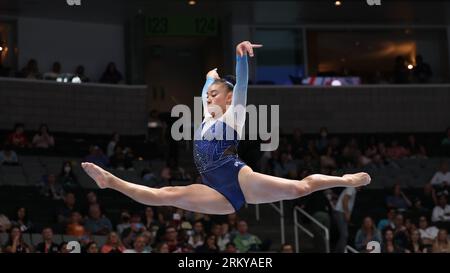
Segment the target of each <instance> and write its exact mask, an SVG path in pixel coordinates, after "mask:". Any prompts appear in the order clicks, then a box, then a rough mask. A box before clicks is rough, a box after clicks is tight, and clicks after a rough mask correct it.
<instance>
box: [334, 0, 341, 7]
mask: <svg viewBox="0 0 450 273" xmlns="http://www.w3.org/2000/svg"><path fill="white" fill-rule="evenodd" d="M334 5H335V6H336V7H339V6H340V5H342V2H341V1H334Z"/></svg>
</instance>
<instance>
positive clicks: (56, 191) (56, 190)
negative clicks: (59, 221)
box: [41, 174, 64, 200]
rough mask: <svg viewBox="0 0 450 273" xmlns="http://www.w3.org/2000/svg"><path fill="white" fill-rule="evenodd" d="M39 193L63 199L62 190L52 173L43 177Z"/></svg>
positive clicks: (51, 197) (54, 198) (53, 198)
mask: <svg viewBox="0 0 450 273" xmlns="http://www.w3.org/2000/svg"><path fill="white" fill-rule="evenodd" d="M41 194H42V195H43V196H45V197H47V198H50V199H51V200H63V199H64V190H63V188H62V186H61V185H60V184H59V183H58V180H57V179H56V176H55V175H54V174H49V175H47V176H45V177H44V185H43V186H42V188H41Z"/></svg>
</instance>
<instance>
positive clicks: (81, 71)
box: [75, 65, 90, 82]
mask: <svg viewBox="0 0 450 273" xmlns="http://www.w3.org/2000/svg"><path fill="white" fill-rule="evenodd" d="M75 77H78V78H80V80H81V82H89V81H90V80H89V78H88V77H87V76H86V75H85V74H84V66H82V65H79V66H77V68H76V69H75Z"/></svg>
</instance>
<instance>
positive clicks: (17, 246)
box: [4, 226, 32, 253]
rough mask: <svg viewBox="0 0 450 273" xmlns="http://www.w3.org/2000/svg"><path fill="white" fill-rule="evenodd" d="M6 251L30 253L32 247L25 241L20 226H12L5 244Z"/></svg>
mask: <svg viewBox="0 0 450 273" xmlns="http://www.w3.org/2000/svg"><path fill="white" fill-rule="evenodd" d="M4 250H5V252H6V253H30V252H32V249H31V247H30V246H29V245H28V244H27V243H25V242H24V241H23V238H22V232H21V231H20V228H19V227H17V226H14V227H12V228H11V231H10V233H9V238H8V241H7V243H6V246H5V249H4Z"/></svg>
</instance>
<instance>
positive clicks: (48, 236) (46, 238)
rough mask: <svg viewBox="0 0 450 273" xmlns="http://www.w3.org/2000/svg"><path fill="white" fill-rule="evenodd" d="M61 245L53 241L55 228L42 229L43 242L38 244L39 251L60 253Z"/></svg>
mask: <svg viewBox="0 0 450 273" xmlns="http://www.w3.org/2000/svg"><path fill="white" fill-rule="evenodd" d="M58 248H59V246H58V245H57V244H55V243H54V242H53V230H52V229H51V228H49V227H46V228H44V229H43V230H42V242H41V243H39V244H38V245H37V246H36V252H38V253H58V251H59V249H58Z"/></svg>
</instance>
